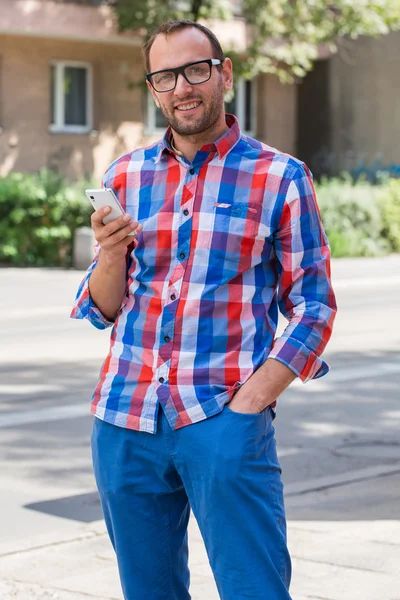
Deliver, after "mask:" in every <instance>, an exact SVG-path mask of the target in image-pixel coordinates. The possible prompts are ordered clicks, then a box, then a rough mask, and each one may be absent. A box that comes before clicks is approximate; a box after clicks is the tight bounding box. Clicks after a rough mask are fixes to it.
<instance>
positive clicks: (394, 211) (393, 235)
mask: <svg viewBox="0 0 400 600" xmlns="http://www.w3.org/2000/svg"><path fill="white" fill-rule="evenodd" d="M378 202H379V207H380V211H381V215H382V235H383V237H384V238H385V239H387V241H388V243H389V245H390V248H391V250H392V251H393V252H400V179H389V180H388V181H387V182H386V184H385V185H382V186H381V187H380V188H379V190H378Z"/></svg>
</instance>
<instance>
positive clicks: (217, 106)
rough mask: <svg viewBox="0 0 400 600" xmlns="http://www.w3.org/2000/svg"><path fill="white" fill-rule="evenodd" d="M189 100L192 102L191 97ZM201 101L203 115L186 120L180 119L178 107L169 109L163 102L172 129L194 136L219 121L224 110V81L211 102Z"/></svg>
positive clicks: (163, 108) (210, 99)
mask: <svg viewBox="0 0 400 600" xmlns="http://www.w3.org/2000/svg"><path fill="white" fill-rule="evenodd" d="M194 101H195V100H194ZM187 102H188V103H189V102H191V99H188V100H187ZM201 102H202V107H203V115H202V116H201V117H200V118H198V119H194V120H187V121H185V120H184V119H180V118H179V117H178V116H177V114H176V113H177V111H178V109H176V108H172V109H168V108H167V107H166V106H163V105H162V104H161V102H160V110H161V112H162V114H163V115H164V118H165V119H166V120H167V122H168V123H169V125H171V127H172V129H173V130H174V131H176V133H177V134H178V135H181V136H193V135H198V134H200V133H204V132H205V131H207V130H209V129H212V128H213V126H214V125H215V124H216V123H217V122H218V121H219V119H220V117H221V113H222V111H223V110H224V86H223V83H222V81H220V82H219V84H218V87H217V89H216V90H215V93H214V94H213V95H212V96H211V98H209V104H208V105H206V104H205V102H204V101H203V100H201ZM183 114H184V113H183Z"/></svg>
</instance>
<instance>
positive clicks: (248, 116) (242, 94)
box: [226, 79, 256, 135]
mask: <svg viewBox="0 0 400 600" xmlns="http://www.w3.org/2000/svg"><path fill="white" fill-rule="evenodd" d="M255 87H256V84H255V81H252V80H250V79H239V81H238V84H237V86H236V89H235V96H234V98H233V100H231V101H230V102H228V103H227V104H226V112H228V113H232V114H233V115H236V116H237V118H238V120H239V123H240V127H241V129H242V131H243V132H244V133H247V134H248V135H254V134H255V130H256V90H255Z"/></svg>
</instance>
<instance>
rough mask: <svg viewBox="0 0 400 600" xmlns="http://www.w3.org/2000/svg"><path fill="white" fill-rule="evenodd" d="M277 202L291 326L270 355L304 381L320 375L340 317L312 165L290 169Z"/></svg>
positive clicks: (285, 310)
mask: <svg viewBox="0 0 400 600" xmlns="http://www.w3.org/2000/svg"><path fill="white" fill-rule="evenodd" d="M282 185H283V188H282V190H281V191H280V199H281V201H280V202H279V203H277V211H278V212H277V217H276V222H277V227H276V231H275V233H274V239H273V243H274V248H275V255H276V258H277V269H278V276H279V286H278V304H279V309H280V311H281V313H282V314H283V315H284V316H285V317H286V318H287V319H288V321H289V324H288V325H287V327H286V329H285V330H284V332H283V334H282V335H281V336H280V337H278V338H276V339H275V341H274V344H273V347H272V349H271V352H270V354H269V358H274V359H276V360H279V361H280V362H282V363H284V364H285V365H286V366H287V367H289V368H290V369H291V370H292V371H293V372H294V373H295V374H296V375H297V376H298V377H299V378H300V379H301V380H302V381H303V382H304V383H305V382H307V381H308V380H310V379H314V378H318V377H322V376H323V375H325V374H326V373H327V372H328V371H329V366H328V365H327V363H326V362H325V361H323V360H322V359H321V354H322V353H323V351H324V349H325V346H326V344H327V343H328V341H329V339H330V337H331V334H332V326H333V322H334V319H335V316H336V300H335V295H334V292H333V289H332V284H331V270H330V249H329V244H328V240H327V238H326V235H325V232H324V229H323V226H322V222H321V217H320V213H319V209H318V205H317V200H316V196H315V190H314V186H313V183H312V175H311V172H310V171H309V169H308V167H307V166H306V165H304V164H302V165H300V166H299V165H288V172H287V173H286V177H285V178H284V181H283V184H282Z"/></svg>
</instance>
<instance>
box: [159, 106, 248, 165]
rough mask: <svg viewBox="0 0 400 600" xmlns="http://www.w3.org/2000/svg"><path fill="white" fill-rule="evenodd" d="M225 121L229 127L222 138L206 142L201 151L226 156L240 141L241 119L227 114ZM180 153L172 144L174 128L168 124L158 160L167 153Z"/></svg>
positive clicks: (161, 142) (220, 156) (161, 141)
mask: <svg viewBox="0 0 400 600" xmlns="http://www.w3.org/2000/svg"><path fill="white" fill-rule="evenodd" d="M225 122H226V124H227V126H228V127H229V129H228V131H226V132H225V133H224V134H223V135H222V136H221V137H220V138H218V139H217V140H215V142H213V143H212V144H205V145H204V146H202V147H201V148H199V151H201V152H217V153H218V157H219V158H220V159H222V158H224V156H226V155H227V154H228V153H229V152H230V151H231V150H232V149H233V148H234V147H235V146H236V144H237V143H238V141H239V140H240V137H241V131H240V126H239V121H238V120H237V118H236V117H235V115H230V114H228V113H227V114H226V115H225ZM167 152H169V153H171V154H175V155H176V154H178V156H179V154H180V153H178V152H177V150H176V149H175V148H174V147H173V145H172V129H171V126H168V128H167V130H166V132H165V134H164V137H163V138H162V139H161V140H160V148H159V151H158V153H157V156H156V162H159V161H160V160H161V159H162V157H163V155H164V154H165V153H167Z"/></svg>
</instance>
